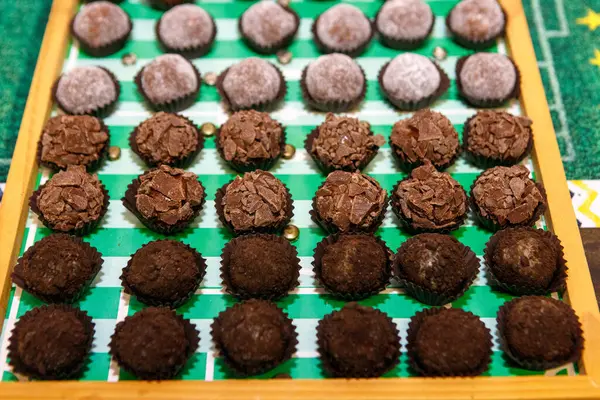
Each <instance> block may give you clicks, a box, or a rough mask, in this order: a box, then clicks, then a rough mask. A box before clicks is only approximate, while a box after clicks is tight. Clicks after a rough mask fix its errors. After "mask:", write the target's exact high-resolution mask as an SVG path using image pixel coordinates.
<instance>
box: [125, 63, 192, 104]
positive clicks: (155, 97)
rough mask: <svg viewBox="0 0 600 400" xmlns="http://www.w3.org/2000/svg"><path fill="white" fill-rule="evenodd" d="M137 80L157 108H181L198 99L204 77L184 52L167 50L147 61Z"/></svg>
mask: <svg viewBox="0 0 600 400" xmlns="http://www.w3.org/2000/svg"><path fill="white" fill-rule="evenodd" d="M135 84H136V85H137V89H138V91H139V92H140V94H141V95H142V96H143V97H144V100H146V103H147V104H148V106H149V107H150V108H152V109H153V110H154V111H168V112H177V111H181V110H185V109H186V108H188V107H190V106H191V105H192V104H194V101H196V98H197V97H198V93H200V86H201V84H202V81H201V79H200V72H198V70H197V69H196V67H195V66H194V64H192V63H191V62H190V61H188V60H186V59H185V58H184V57H183V56H181V55H180V54H163V55H162V56H158V57H156V58H155V59H154V60H152V61H150V63H148V64H146V65H145V66H144V67H143V68H142V69H141V70H140V72H138V74H137V75H136V76H135Z"/></svg>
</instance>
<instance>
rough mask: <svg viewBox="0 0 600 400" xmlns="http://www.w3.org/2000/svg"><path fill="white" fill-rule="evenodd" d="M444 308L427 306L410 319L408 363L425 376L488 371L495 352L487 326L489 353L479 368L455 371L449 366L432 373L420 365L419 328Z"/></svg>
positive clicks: (476, 373) (472, 373) (475, 373)
mask: <svg viewBox="0 0 600 400" xmlns="http://www.w3.org/2000/svg"><path fill="white" fill-rule="evenodd" d="M443 310H444V308H425V309H423V310H422V311H418V312H417V313H416V314H415V315H414V316H413V317H412V318H411V319H410V322H409V324H408V332H407V334H406V335H407V336H406V339H407V345H406V348H407V353H408V365H409V366H410V367H411V368H412V369H413V370H414V371H415V372H417V373H418V374H419V375H421V376H425V377H452V376H463V377H464V376H478V375H481V374H482V373H484V372H485V371H487V369H488V368H489V365H490V363H491V362H492V353H493V352H492V344H493V342H492V335H491V333H490V331H489V329H487V328H486V330H487V331H488V347H489V353H488V355H487V357H486V358H485V359H484V360H483V362H482V363H481V365H480V366H479V367H478V368H477V369H475V370H473V371H469V372H462V373H455V372H454V371H452V370H450V367H448V370H447V371H443V372H441V371H440V372H435V373H431V372H429V371H427V370H425V369H424V368H422V367H421V366H420V365H419V361H418V360H417V350H416V349H415V341H416V339H417V335H418V333H419V328H420V327H421V324H422V323H423V321H425V319H426V318H427V317H430V316H432V315H436V314H439V313H440V312H441V311H443ZM465 313H467V314H470V315H472V316H474V317H477V316H476V315H474V314H473V313H471V312H469V311H465ZM477 318H478V319H479V317H477Z"/></svg>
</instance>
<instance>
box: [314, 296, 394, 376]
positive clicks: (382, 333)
mask: <svg viewBox="0 0 600 400" xmlns="http://www.w3.org/2000/svg"><path fill="white" fill-rule="evenodd" d="M317 345H318V351H319V355H320V358H321V363H322V364H323V369H324V371H325V373H326V374H327V375H329V376H332V377H340V378H375V377H378V376H381V375H383V374H385V373H386V372H388V371H390V370H392V369H393V368H394V367H395V366H396V365H397V364H398V363H399V362H400V347H401V345H400V336H399V332H398V329H397V328H396V324H395V323H393V322H392V319H391V318H390V317H388V316H387V314H386V313H384V312H382V311H379V310H377V309H375V308H371V307H364V306H361V305H358V304H357V303H348V304H346V305H345V306H344V308H342V309H341V310H339V311H334V312H332V313H331V314H328V315H326V316H325V317H324V318H323V319H322V320H321V321H319V325H317Z"/></svg>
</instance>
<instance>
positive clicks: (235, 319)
mask: <svg viewBox="0 0 600 400" xmlns="http://www.w3.org/2000/svg"><path fill="white" fill-rule="evenodd" d="M297 336H298V334H297V333H296V328H295V327H294V325H292V321H291V320H290V318H289V317H288V316H287V314H286V313H284V312H283V311H282V310H281V309H280V308H278V307H277V306H276V305H275V304H273V303H271V302H268V301H264V300H248V301H244V302H242V303H237V304H235V305H233V306H232V307H229V308H228V309H226V310H225V311H223V312H221V313H220V314H219V315H218V316H217V318H215V321H214V323H213V324H212V337H213V340H214V342H215V345H216V347H217V349H218V350H219V352H220V353H221V355H222V356H223V359H224V361H225V363H226V364H227V366H228V367H229V368H231V369H232V370H233V371H234V372H235V373H237V374H238V375H242V376H245V375H257V374H262V373H265V372H267V371H269V370H271V369H273V368H275V367H276V366H278V365H279V364H281V363H283V362H285V361H287V360H289V359H290V358H291V357H292V354H293V353H294V352H295V351H296V345H297V344H298V340H297Z"/></svg>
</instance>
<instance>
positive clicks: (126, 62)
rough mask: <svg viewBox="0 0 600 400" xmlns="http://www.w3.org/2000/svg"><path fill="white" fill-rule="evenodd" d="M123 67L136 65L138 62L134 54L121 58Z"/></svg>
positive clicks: (124, 55)
mask: <svg viewBox="0 0 600 400" xmlns="http://www.w3.org/2000/svg"><path fill="white" fill-rule="evenodd" d="M121 62H122V63H123V65H135V63H136V62H137V56H136V55H135V54H134V53H126V54H123V57H121Z"/></svg>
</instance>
